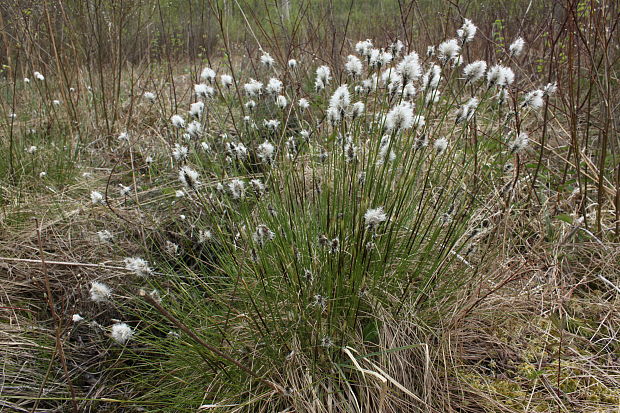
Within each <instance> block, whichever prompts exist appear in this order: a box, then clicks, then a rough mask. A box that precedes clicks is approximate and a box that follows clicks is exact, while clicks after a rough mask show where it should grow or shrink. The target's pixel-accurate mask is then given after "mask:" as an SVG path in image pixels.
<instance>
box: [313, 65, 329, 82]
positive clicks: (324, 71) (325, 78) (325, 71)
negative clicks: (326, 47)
mask: <svg viewBox="0 0 620 413" xmlns="http://www.w3.org/2000/svg"><path fill="white" fill-rule="evenodd" d="M331 78H332V76H331V70H330V68H329V66H319V67H317V68H316V79H317V80H319V81H321V83H322V84H323V85H324V86H325V85H328V84H329V82H330V80H331Z"/></svg>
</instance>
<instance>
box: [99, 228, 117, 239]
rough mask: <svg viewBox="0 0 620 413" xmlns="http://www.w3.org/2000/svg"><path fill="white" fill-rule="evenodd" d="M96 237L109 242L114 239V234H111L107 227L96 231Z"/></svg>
mask: <svg viewBox="0 0 620 413" xmlns="http://www.w3.org/2000/svg"><path fill="white" fill-rule="evenodd" d="M97 237H98V238H99V241H101V242H110V241H112V240H113V239H114V235H112V233H111V232H110V231H108V230H107V229H104V230H101V231H97Z"/></svg>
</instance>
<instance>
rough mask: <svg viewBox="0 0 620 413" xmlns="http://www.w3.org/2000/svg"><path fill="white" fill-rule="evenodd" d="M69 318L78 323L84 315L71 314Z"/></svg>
mask: <svg viewBox="0 0 620 413" xmlns="http://www.w3.org/2000/svg"><path fill="white" fill-rule="evenodd" d="M71 320H72V321H73V322H74V323H79V322H80V321H83V320H84V317H82V316H81V315H79V314H73V315H72V316H71Z"/></svg>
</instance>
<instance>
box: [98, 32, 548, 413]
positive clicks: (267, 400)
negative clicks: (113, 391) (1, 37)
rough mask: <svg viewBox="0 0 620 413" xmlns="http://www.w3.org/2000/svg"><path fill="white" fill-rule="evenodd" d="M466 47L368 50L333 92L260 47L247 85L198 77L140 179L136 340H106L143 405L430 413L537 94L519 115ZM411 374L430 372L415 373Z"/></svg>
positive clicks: (509, 87) (132, 261) (311, 69)
mask: <svg viewBox="0 0 620 413" xmlns="http://www.w3.org/2000/svg"><path fill="white" fill-rule="evenodd" d="M475 33H476V28H475V26H474V25H473V23H472V22H471V21H465V23H464V25H463V27H462V28H461V29H459V32H458V35H457V37H456V38H454V39H449V40H447V41H445V42H442V43H441V44H440V45H439V46H438V47H437V48H436V50H437V55H436V58H435V57H433V56H427V57H420V55H419V54H417V53H416V52H415V51H413V50H409V49H408V48H406V47H405V46H404V45H403V44H402V42H400V43H399V42H395V43H394V44H392V45H386V47H384V48H382V49H381V48H378V47H375V46H374V45H373V44H372V41H370V40H366V41H363V42H360V43H358V44H357V45H356V47H355V49H356V52H357V56H356V55H349V56H348V57H347V58H346V59H343V64H344V67H345V74H343V76H340V77H338V78H336V77H335V76H334V74H333V71H332V69H331V68H330V67H329V66H326V65H319V66H318V67H316V66H312V65H310V64H309V63H307V62H308V60H309V59H306V58H305V57H304V56H295V57H296V60H295V64H294V65H291V64H290V62H289V63H287V64H283V65H280V64H279V62H277V61H276V60H275V59H274V58H273V57H271V55H270V54H269V53H266V52H263V53H262V55H259V56H258V61H259V62H260V64H259V65H257V66H256V67H257V69H256V72H255V73H251V74H247V75H245V76H244V78H235V77H234V76H232V75H229V74H228V73H232V72H233V71H232V70H230V69H231V68H223V67H222V68H217V69H214V68H211V67H207V68H203V69H202V71H201V72H200V76H199V79H198V81H199V82H204V83H196V84H195V86H194V87H193V93H192V94H191V100H190V101H188V102H187V109H186V111H183V110H182V109H178V110H177V113H175V114H173V115H167V116H166V117H164V118H163V120H162V123H163V124H166V125H167V127H166V128H167V133H166V135H165V141H166V142H167V145H168V150H169V152H168V153H169V155H168V157H169V161H167V162H166V163H167V165H168V166H166V165H165V164H161V163H159V164H158V166H156V165H152V166H148V168H149V170H151V169H153V168H154V167H159V168H162V171H161V173H163V175H164V176H170V177H171V179H170V180H168V181H167V182H168V183H167V185H169V186H170V189H171V191H169V192H167V194H169V195H167V196H164V197H163V198H162V199H161V201H162V202H159V203H156V204H153V203H149V205H148V206H146V205H145V206H143V207H142V208H143V212H144V213H148V214H158V208H161V207H164V208H171V210H172V211H174V213H173V214H171V215H168V218H167V219H166V222H165V223H161V222H160V223H159V224H157V223H156V221H153V226H152V227H151V228H150V229H149V232H150V234H151V235H149V239H148V240H146V241H147V242H145V243H144V245H145V247H147V248H146V250H145V251H143V252H144V254H147V255H149V256H150V258H149V262H147V261H145V260H143V259H142V258H138V257H133V258H127V259H126V266H127V269H128V270H129V271H131V272H133V273H135V274H137V275H138V276H139V277H140V282H139V284H140V285H142V287H143V288H144V290H143V292H142V293H141V296H142V300H138V301H136V300H132V301H131V302H130V303H125V304H123V303H119V305H121V306H126V308H127V311H128V312H132V308H135V307H134V306H135V305H136V304H137V305H138V308H139V311H138V312H134V313H133V314H134V315H133V317H134V318H136V319H137V320H139V328H135V329H131V327H130V326H128V325H127V324H124V325H123V324H116V325H115V326H114V327H113V336H114V337H115V340H116V342H117V343H118V344H120V345H123V346H126V352H125V353H124V356H123V357H124V358H126V360H127V363H129V365H130V366H131V368H130V369H128V370H126V373H127V374H129V376H130V377H132V378H133V380H137V381H138V383H140V386H141V387H143V389H142V390H143V392H144V397H145V399H144V400H145V401H146V400H148V402H149V403H153V402H154V401H155V404H156V405H157V406H158V407H160V408H161V409H162V410H166V409H168V408H174V409H177V410H188V411H190V410H195V409H197V408H200V406H203V408H218V407H220V408H222V409H223V410H227V411H228V410H232V411H247V410H251V411H254V410H257V411H274V412H275V411H283V410H286V409H290V408H293V409H295V410H298V411H308V410H316V411H330V410H332V409H336V410H338V411H364V410H367V409H370V410H372V411H375V410H377V411H380V410H382V409H388V410H394V411H396V410H399V409H409V410H411V411H429V410H428V409H432V408H435V407H437V406H439V405H441V404H442V403H443V400H442V397H440V396H433V395H432V393H433V392H432V391H431V389H440V388H442V386H444V385H445V383H444V384H442V382H441V380H440V379H438V376H436V372H432V371H431V370H429V369H440V368H441V366H440V365H435V366H434V367H432V368H431V367H429V366H428V360H429V357H433V358H434V357H435V355H432V354H435V351H439V347H440V343H441V340H442V331H443V330H442V329H443V328H444V327H445V326H446V325H447V324H450V323H455V322H459V318H458V317H455V314H460V315H462V311H461V310H463V309H462V308H461V307H460V306H461V305H462V303H464V302H465V301H467V300H468V298H469V297H470V296H472V295H473V294H475V290H476V286H477V285H478V283H479V282H480V279H479V275H478V274H479V272H478V270H479V268H481V266H484V265H486V263H488V262H489V261H491V260H492V258H493V257H494V255H495V254H496V251H495V249H494V247H493V243H492V242H491V241H492V240H493V234H494V224H496V223H497V220H498V219H500V218H501V216H502V213H503V211H504V208H505V205H506V204H507V203H509V202H510V197H511V194H512V191H513V190H514V188H515V186H516V185H518V183H519V171H520V165H521V156H524V154H526V152H527V143H528V135H527V133H526V132H525V130H526V129H527V128H528V127H529V125H531V124H532V122H536V121H537V119H536V116H535V114H536V110H537V109H538V108H539V107H540V104H539V103H538V99H548V98H549V94H542V93H538V92H536V93H534V95H535V96H534V95H530V94H528V95H526V96H525V98H524V99H523V101H522V102H521V101H519V98H517V96H518V93H519V92H518V90H516V89H515V88H514V82H515V75H514V72H513V71H512V70H511V69H510V68H509V67H507V66H504V65H501V64H492V63H490V62H489V63H487V62H483V61H481V60H475V59H472V61H471V62H467V61H464V57H463V56H465V55H467V51H468V47H469V45H470V44H471V42H472V41H475V40H474V36H475ZM511 53H512V51H511ZM513 54H514V53H513ZM506 57H509V56H508V52H507V56H506ZM487 67H490V69H489V70H488V71H487ZM218 76H219V79H221V82H217V79H218ZM229 76H230V77H229ZM281 79H285V81H283V80H281ZM154 98H155V97H154V96H151V97H149V98H148V99H147V100H149V101H151V100H152V99H154ZM155 99H156V98H155ZM145 104H151V103H148V102H145ZM181 107H182V106H180V108H181ZM166 119H168V120H166ZM227 121H229V122H231V123H227ZM121 145H125V146H124V147H125V148H126V150H130V151H136V152H138V151H139V148H136V147H135V146H136V141H126V142H124V143H121ZM170 166H171V167H170ZM496 188H501V190H499V191H498V190H496ZM98 194H99V195H100V196H97V202H95V198H93V204H102V205H101V206H103V204H105V199H104V197H103V195H101V193H100V192H98ZM166 205H167V206H166ZM111 208H113V207H111ZM142 241H143V242H144V241H145V239H144V238H143V240H142ZM151 262H152V264H151ZM151 265H152V267H151ZM140 303H141V304H140ZM399 324H400V325H401V327H402V329H400V330H399ZM405 326H406V327H405ZM114 329H115V330H114ZM114 331H116V332H114ZM395 331H400V333H395ZM394 334H400V336H399V337H398V340H397V341H398V342H400V343H405V344H404V345H399V346H397V347H394V345H393V344H394V342H396V341H390V340H388V339H387V338H388V337H392V338H393V335H394ZM402 334H405V336H402ZM435 347H437V348H435ZM399 357H400V358H399ZM399 360H400V361H399ZM403 360H407V364H408V365H409V366H410V369H403V368H398V366H402V361H403ZM423 366H426V369H427V372H426V373H425V376H424V377H422V376H420V375H419V374H418V373H417V372H414V371H412V370H415V369H420V368H423ZM390 372H391V373H390ZM429 374H431V375H433V377H435V378H434V379H432V380H431V379H428V375H429ZM425 377H426V378H425ZM370 406H372V407H370Z"/></svg>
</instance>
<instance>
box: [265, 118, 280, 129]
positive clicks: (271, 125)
mask: <svg viewBox="0 0 620 413" xmlns="http://www.w3.org/2000/svg"><path fill="white" fill-rule="evenodd" d="M263 126H265V127H266V128H267V129H269V130H271V131H275V130H276V129H278V128H279V127H280V121H279V120H277V119H269V120H267V119H265V120H263Z"/></svg>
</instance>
